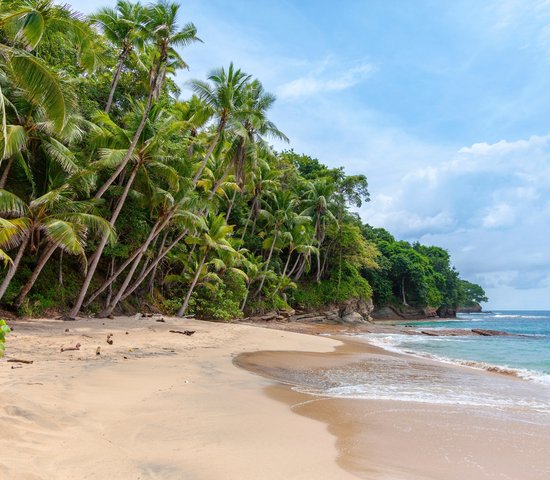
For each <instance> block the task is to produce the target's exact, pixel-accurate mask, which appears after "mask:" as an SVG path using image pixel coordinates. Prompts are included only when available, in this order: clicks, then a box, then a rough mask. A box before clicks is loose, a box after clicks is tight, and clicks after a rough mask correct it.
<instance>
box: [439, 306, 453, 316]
mask: <svg viewBox="0 0 550 480" xmlns="http://www.w3.org/2000/svg"><path fill="white" fill-rule="evenodd" d="M437 316H438V317H439V318H456V308H452V307H439V308H438V309H437Z"/></svg>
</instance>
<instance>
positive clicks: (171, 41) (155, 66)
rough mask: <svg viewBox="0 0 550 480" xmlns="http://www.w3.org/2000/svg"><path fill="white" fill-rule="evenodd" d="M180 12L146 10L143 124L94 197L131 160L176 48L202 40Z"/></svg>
mask: <svg viewBox="0 0 550 480" xmlns="http://www.w3.org/2000/svg"><path fill="white" fill-rule="evenodd" d="M178 10H179V5H178V4H176V3H171V2H167V1H164V0H161V1H160V2H158V3H156V4H154V5H152V6H151V7H149V8H147V10H146V15H147V20H146V27H147V32H148V34H149V35H150V36H151V41H152V42H153V44H154V48H153V49H152V51H151V66H150V68H149V73H148V79H149V80H148V89H149V93H148V95H147V100H146V101H145V108H144V109H143V114H142V117H141V122H140V124H139V125H138V128H137V129H136V131H135V133H134V136H133V138H132V141H131V143H130V147H129V148H128V151H127V153H126V155H124V157H123V158H122V161H121V162H120V165H119V166H118V168H117V169H116V170H115V171H114V172H113V174H112V175H111V176H110V177H109V178H108V179H107V181H105V182H104V183H103V185H102V186H101V187H100V188H99V189H98V191H97V192H96V194H95V197H94V198H96V199H98V198H101V197H102V196H103V195H104V194H105V192H106V191H107V189H108V188H109V187H110V186H111V185H112V183H113V182H114V181H115V180H116V179H117V178H118V177H119V175H120V174H121V173H122V171H123V170H124V169H125V168H126V165H127V164H128V162H129V161H130V159H131V157H132V155H133V153H134V150H135V148H136V146H137V144H138V142H139V138H140V136H141V134H142V132H143V129H144V128H145V123H146V122H147V117H148V115H149V112H150V111H151V108H152V106H153V104H154V102H155V100H158V96H159V94H160V92H161V91H162V88H163V87H164V84H165V82H166V76H167V74H168V73H169V64H170V62H172V61H173V59H174V58H177V59H179V58H180V57H179V55H178V54H177V52H176V51H175V48H176V47H180V48H182V47H186V46H188V45H190V44H192V43H194V42H199V41H201V40H200V39H199V38H198V37H197V29H196V27H195V26H194V25H193V24H192V23H188V24H186V25H184V27H183V28H181V29H179V27H178V24H177V14H178ZM178 63H183V65H185V63H184V62H183V60H182V61H181V62H178ZM77 303H78V302H77ZM79 309H80V307H79Z"/></svg>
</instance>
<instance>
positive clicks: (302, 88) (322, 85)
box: [277, 59, 376, 98]
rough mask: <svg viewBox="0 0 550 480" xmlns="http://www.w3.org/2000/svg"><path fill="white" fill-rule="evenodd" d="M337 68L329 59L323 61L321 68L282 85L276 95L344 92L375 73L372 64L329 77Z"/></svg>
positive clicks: (296, 95) (290, 96) (290, 95)
mask: <svg viewBox="0 0 550 480" xmlns="http://www.w3.org/2000/svg"><path fill="white" fill-rule="evenodd" d="M339 68H340V67H339V66H338V65H334V64H333V62H332V61H330V59H329V60H328V61H327V59H325V60H324V61H323V64H322V68H317V69H315V71H313V72H311V73H308V74H307V75H305V76H303V77H300V78H296V79H295V80H291V81H289V82H286V83H283V84H282V85H280V86H279V88H278V89H277V93H278V94H279V96H280V97H281V98H298V97H305V96H309V95H315V94H317V93H324V92H334V91H340V90H346V89H348V88H351V87H353V86H355V85H358V84H359V83H362V82H364V81H365V80H367V79H368V78H369V77H371V76H372V75H373V73H374V72H375V71H376V68H375V67H374V66H373V65H372V64H370V63H363V64H360V65H358V66H355V67H351V68H347V69H346V70H344V71H340V72H339V73H338V74H337V75H335V76H331V74H332V73H333V72H334V71H338V69H339Z"/></svg>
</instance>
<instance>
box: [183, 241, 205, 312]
mask: <svg viewBox="0 0 550 480" xmlns="http://www.w3.org/2000/svg"><path fill="white" fill-rule="evenodd" d="M207 255H208V250H207V251H206V252H204V256H203V257H202V260H201V263H200V265H199V268H197V272H196V273H195V276H194V277H193V281H192V282H191V286H190V287H189V290H188V291H187V295H186V296H185V300H184V301H183V304H182V305H181V307H180V309H179V310H178V313H177V315H178V317H180V318H181V317H183V315H184V314H185V311H186V310H187V305H189V300H190V299H191V295H192V294H193V290H194V289H195V285H196V284H197V282H198V280H199V276H200V274H201V271H202V267H203V266H204V262H205V261H206V257H207Z"/></svg>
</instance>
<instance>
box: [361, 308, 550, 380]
mask: <svg viewBox="0 0 550 480" xmlns="http://www.w3.org/2000/svg"><path fill="white" fill-rule="evenodd" d="M404 325H407V326H409V327H411V328H415V329H420V330H428V331H429V330H433V331H435V332H437V331H444V330H462V329H463V330H465V331H469V330H471V329H486V330H499V331H503V332H506V333H509V334H511V335H510V336H494V337H482V336H466V335H465V336H456V337H455V336H453V337H430V336H427V335H422V336H417V335H414V336H412V335H393V334H389V335H386V334H380V335H372V336H371V337H370V339H371V341H373V343H375V344H377V345H378V346H381V347H383V348H386V349H390V350H394V351H399V352H408V353H416V354H421V355H426V356H431V357H434V358H437V359H439V360H444V361H453V362H456V363H462V364H466V365H470V366H473V367H475V366H477V367H479V368H486V369H495V368H494V367H496V368H497V369H502V370H509V371H511V372H515V373H516V374H517V375H518V376H521V377H523V378H527V379H530V380H533V381H535V382H538V383H544V384H548V385H550V311H529V310H524V311H503V310H498V311H493V312H488V313H475V314H458V318H457V319H456V320H452V321H439V322H414V323H405V324H404Z"/></svg>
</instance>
